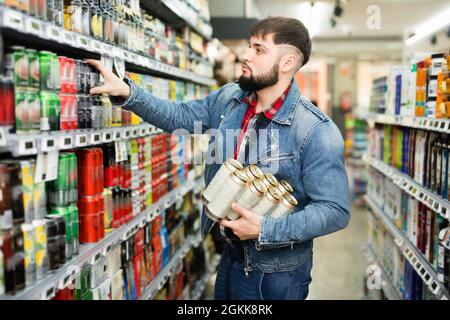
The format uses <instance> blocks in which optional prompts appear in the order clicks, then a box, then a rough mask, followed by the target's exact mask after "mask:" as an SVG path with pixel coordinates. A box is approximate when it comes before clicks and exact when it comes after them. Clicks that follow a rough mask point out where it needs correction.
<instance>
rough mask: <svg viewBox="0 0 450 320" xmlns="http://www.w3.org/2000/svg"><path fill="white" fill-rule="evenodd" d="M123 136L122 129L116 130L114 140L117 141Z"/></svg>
mask: <svg viewBox="0 0 450 320" xmlns="http://www.w3.org/2000/svg"><path fill="white" fill-rule="evenodd" d="M121 138H122V132H121V130H117V131H114V140H115V141H117V140H120V139H121Z"/></svg>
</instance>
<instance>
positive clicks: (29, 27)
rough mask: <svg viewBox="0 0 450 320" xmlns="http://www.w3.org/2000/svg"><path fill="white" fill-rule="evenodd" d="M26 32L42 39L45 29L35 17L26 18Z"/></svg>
mask: <svg viewBox="0 0 450 320" xmlns="http://www.w3.org/2000/svg"><path fill="white" fill-rule="evenodd" d="M25 32H27V33H30V34H34V35H35V36H38V37H41V36H42V35H43V27H42V23H41V21H40V20H38V19H36V18H33V17H26V18H25Z"/></svg>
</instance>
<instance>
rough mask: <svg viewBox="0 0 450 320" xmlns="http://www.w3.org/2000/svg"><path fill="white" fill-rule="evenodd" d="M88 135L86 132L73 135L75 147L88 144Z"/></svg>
mask: <svg viewBox="0 0 450 320" xmlns="http://www.w3.org/2000/svg"><path fill="white" fill-rule="evenodd" d="M88 141H89V139H88V136H87V135H86V134H79V135H77V136H76V137H75V146H76V147H85V146H87V144H88Z"/></svg>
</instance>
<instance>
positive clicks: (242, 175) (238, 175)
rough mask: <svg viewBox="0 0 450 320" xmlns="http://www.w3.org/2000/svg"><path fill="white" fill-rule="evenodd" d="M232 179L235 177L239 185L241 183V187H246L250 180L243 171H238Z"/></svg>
mask: <svg viewBox="0 0 450 320" xmlns="http://www.w3.org/2000/svg"><path fill="white" fill-rule="evenodd" d="M232 177H233V179H234V181H236V182H237V183H239V184H241V185H245V184H246V183H247V182H248V180H249V179H248V176H247V174H246V173H245V172H244V171H243V170H237V171H235V172H233V176H232Z"/></svg>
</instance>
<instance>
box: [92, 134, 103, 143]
mask: <svg viewBox="0 0 450 320" xmlns="http://www.w3.org/2000/svg"><path fill="white" fill-rule="evenodd" d="M89 142H90V144H100V143H102V137H101V135H100V133H98V132H96V133H91V136H90V141H89Z"/></svg>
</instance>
